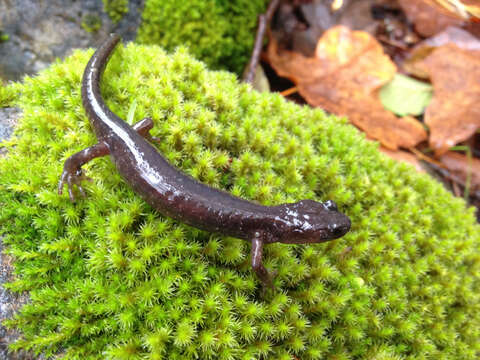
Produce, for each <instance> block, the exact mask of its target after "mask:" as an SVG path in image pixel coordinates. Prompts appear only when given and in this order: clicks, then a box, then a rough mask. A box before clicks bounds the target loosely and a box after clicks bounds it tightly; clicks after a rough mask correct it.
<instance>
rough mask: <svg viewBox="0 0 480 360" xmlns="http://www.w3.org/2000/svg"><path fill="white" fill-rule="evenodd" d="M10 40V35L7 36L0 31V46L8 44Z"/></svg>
mask: <svg viewBox="0 0 480 360" xmlns="http://www.w3.org/2000/svg"><path fill="white" fill-rule="evenodd" d="M9 39H10V36H8V34H6V33H5V32H3V30H1V29H0V44H1V43H2V42H6V41H8V40H9Z"/></svg>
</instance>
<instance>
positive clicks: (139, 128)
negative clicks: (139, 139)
mask: <svg viewBox="0 0 480 360" xmlns="http://www.w3.org/2000/svg"><path fill="white" fill-rule="evenodd" d="M152 129H153V120H152V118H150V117H146V118H143V119H142V120H140V121H139V122H137V123H136V124H134V125H133V130H135V131H136V132H138V133H139V134H140V135H142V136H143V137H144V138H145V139H147V140H149V141H152V142H159V141H160V139H159V138H157V137H153V136H152V135H151V134H150V130H152Z"/></svg>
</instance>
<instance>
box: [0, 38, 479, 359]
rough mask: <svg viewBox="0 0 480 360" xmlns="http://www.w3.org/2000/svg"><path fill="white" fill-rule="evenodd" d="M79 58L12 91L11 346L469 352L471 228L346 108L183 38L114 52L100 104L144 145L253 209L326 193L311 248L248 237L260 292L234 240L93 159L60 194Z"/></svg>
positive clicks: (466, 214)
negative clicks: (337, 111)
mask: <svg viewBox="0 0 480 360" xmlns="http://www.w3.org/2000/svg"><path fill="white" fill-rule="evenodd" d="M91 55H92V51H91V50H90V51H86V52H81V51H77V52H75V53H74V54H73V55H72V56H71V57H69V58H68V59H66V60H65V62H63V63H56V64H54V65H53V66H51V67H50V68H49V69H47V70H45V71H43V72H42V73H41V74H40V75H38V76H37V77H34V78H26V79H25V81H24V83H23V84H21V85H16V86H17V87H18V89H19V90H20V91H21V96H20V98H19V99H18V100H17V102H18V106H20V107H21V108H22V109H23V118H22V119H21V121H20V123H19V124H18V128H17V130H16V133H15V134H16V136H15V137H14V138H13V139H12V140H11V141H10V142H9V143H8V144H7V147H8V155H7V156H6V157H5V158H3V159H2V160H1V161H0V224H1V229H2V232H3V234H4V242H5V243H6V245H7V251H8V253H9V254H10V255H11V256H12V257H13V258H14V264H15V269H16V275H17V279H16V280H15V281H13V282H11V283H10V284H8V288H9V289H11V290H13V291H29V293H30V298H31V302H30V303H29V304H28V305H25V306H24V307H23V308H22V309H21V311H20V312H19V313H18V315H17V316H16V317H15V318H14V319H13V320H10V321H8V322H7V323H8V325H9V326H11V327H16V328H18V329H19V330H21V332H22V334H23V337H22V338H21V339H20V340H18V341H17V342H16V343H15V344H14V345H13V346H12V347H13V348H14V349H20V348H21V349H31V350H33V351H35V352H37V353H44V354H45V355H46V356H53V354H59V356H60V357H62V358H65V359H228V360H230V359H232V360H233V359H245V360H247V359H276V360H278V359H285V360H287V359H288V360H291V359H294V358H297V359H302V360H307V359H345V360H347V359H348V360H350V359H372V360H373V359H377V360H386V359H411V360H413V359H415V360H418V359H436V360H438V359H474V358H478V355H479V352H480V330H479V326H480V306H479V305H480V301H479V296H480V295H479V294H480V274H479V269H480V252H479V250H480V249H479V244H480V231H479V230H480V228H479V226H478V225H476V222H475V219H474V215H473V209H471V208H470V209H467V208H466V207H465V203H464V202H463V201H462V200H461V199H457V198H454V197H453V196H452V195H450V194H449V193H448V192H447V191H446V190H445V189H444V188H443V187H442V186H441V185H439V184H437V183H436V182H434V181H432V180H431V179H430V178H428V176H427V175H425V174H417V173H415V172H414V170H413V169H412V168H411V167H410V166H408V165H404V164H398V163H394V162H393V161H392V160H389V159H387V158H385V157H384V156H383V155H381V154H380V153H379V151H378V150H377V145H376V144H374V143H372V142H369V141H367V140H366V139H365V138H364V136H363V135H362V134H360V133H359V132H358V131H357V130H356V129H355V128H354V127H352V126H350V125H348V124H347V123H346V121H345V120H343V119H338V118H336V117H333V116H327V115H325V113H323V112H322V111H321V110H318V109H317V110H314V109H311V108H309V107H302V106H298V105H296V104H293V103H291V102H288V101H285V100H284V99H283V98H282V97H281V96H280V95H278V94H270V93H263V94H260V93H257V92H255V91H252V90H250V87H249V86H248V85H245V84H240V83H238V82H237V80H236V77H235V75H233V74H230V73H227V72H215V71H208V70H206V68H205V66H204V65H203V64H202V63H201V62H198V61H196V60H194V59H193V58H192V57H191V56H189V55H188V54H187V53H186V52H185V51H184V50H183V49H179V50H177V51H176V52H175V53H174V54H172V55H167V54H166V53H165V52H164V51H163V50H161V49H160V48H158V47H154V46H141V45H133V44H129V45H128V46H127V47H126V48H123V47H119V49H117V50H116V52H115V53H114V55H113V56H112V58H111V60H110V64H109V65H108V67H107V70H106V73H105V77H104V81H103V86H102V88H103V96H104V98H105V99H106V101H107V103H108V105H109V106H110V107H111V109H112V110H113V111H114V112H115V113H117V114H118V115H119V116H120V117H122V118H126V117H127V113H128V111H129V109H130V108H132V104H133V102H136V111H135V115H134V120H135V121H139V120H140V119H142V118H143V117H145V116H151V117H152V118H153V120H154V122H155V127H154V129H153V131H152V132H153V135H155V136H158V137H160V138H161V139H163V142H161V144H159V145H158V150H159V151H160V152H161V153H163V154H164V155H165V156H166V157H167V158H168V159H169V161H171V162H172V163H173V164H175V165H176V166H178V167H179V168H180V169H181V170H182V171H184V172H186V173H188V174H190V175H192V176H194V177H195V178H197V179H199V180H200V181H202V182H204V183H206V184H209V185H210V186H214V187H218V188H222V189H226V190H227V191H230V192H231V193H232V194H235V195H238V196H241V197H243V198H247V199H251V200H254V201H258V202H260V203H263V204H269V205H271V204H280V203H283V202H293V201H297V200H300V199H304V198H311V199H316V200H319V201H324V200H327V199H333V200H334V201H336V202H337V203H338V205H339V208H340V209H341V210H342V211H343V212H345V213H346V214H347V215H349V216H350V217H351V219H352V230H351V231H350V233H348V234H347V235H346V236H345V237H343V238H341V239H338V240H334V241H331V242H328V243H324V244H313V245H286V244H272V245H268V246H266V247H265V259H264V263H265V265H266V267H267V268H268V269H270V270H271V271H274V270H276V271H278V275H277V278H276V280H275V285H276V289H277V291H276V292H275V293H274V294H269V295H268V296H266V297H265V298H262V297H261V296H260V284H259V282H258V280H257V278H256V277H255V275H254V273H253V272H252V270H251V266H250V256H249V250H250V244H249V243H248V242H245V241H242V240H239V239H234V238H230V237H225V236H221V235H219V234H210V233H208V232H205V231H200V230H197V229H195V228H192V227H189V226H186V225H184V224H182V223H181V222H178V221H173V220H171V219H169V218H167V217H164V216H162V215H161V214H159V213H158V212H156V211H154V210H153V209H152V208H150V207H149V206H148V205H147V204H146V203H145V202H144V201H142V200H141V199H140V198H139V197H138V196H137V195H135V194H134V193H133V192H132V190H131V189H130V188H129V187H128V185H126V183H125V182H124V181H123V180H122V179H121V178H120V176H119V175H118V173H117V171H116V170H115V167H114V166H113V165H112V163H111V161H110V159H109V158H108V157H105V158H101V159H96V160H94V161H92V162H90V163H89V164H87V165H86V166H85V168H86V171H87V173H88V175H89V176H91V177H93V180H94V181H93V183H91V184H88V185H87V188H88V196H87V197H86V198H85V199H82V200H80V201H78V202H77V203H75V204H72V203H70V201H69V200H68V196H65V195H64V196H59V195H57V193H56V185H57V181H58V179H59V176H60V173H61V171H62V166H63V162H64V160H65V159H66V158H67V157H68V156H69V155H71V154H73V153H74V152H76V151H79V150H81V149H83V148H85V147H87V146H90V145H93V144H94V143H95V142H96V139H95V136H94V134H93V133H92V131H91V127H90V125H89V122H88V120H87V118H86V116H85V113H84V111H83V109H82V106H81V99H80V80H81V75H82V71H83V68H84V67H85V65H86V63H87V61H88V59H89V56H91Z"/></svg>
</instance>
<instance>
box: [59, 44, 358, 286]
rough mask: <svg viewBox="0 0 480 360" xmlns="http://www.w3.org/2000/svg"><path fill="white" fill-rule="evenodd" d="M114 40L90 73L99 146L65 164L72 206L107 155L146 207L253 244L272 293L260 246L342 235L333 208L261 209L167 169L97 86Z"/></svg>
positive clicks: (344, 221) (147, 125)
mask: <svg viewBox="0 0 480 360" xmlns="http://www.w3.org/2000/svg"><path fill="white" fill-rule="evenodd" d="M119 40H120V39H119V37H118V36H115V35H112V36H110V37H109V38H108V40H107V41H106V42H105V43H104V44H103V45H102V46H101V47H100V48H99V49H98V50H97V51H96V52H95V54H94V55H93V56H92V58H91V59H90V61H89V62H88V64H87V67H86V68H85V72H84V74H83V80H82V102H83V106H84V108H85V112H86V113H87V116H88V118H89V119H90V122H91V124H92V126H93V128H94V131H95V134H96V136H97V139H98V144H96V145H94V146H91V147H89V148H87V149H85V150H82V151H80V152H78V153H76V154H74V155H72V156H70V157H69V158H68V159H67V160H66V161H65V165H64V169H63V173H62V176H61V179H60V182H59V184H58V192H59V194H61V193H62V189H63V186H64V184H65V183H66V184H67V185H68V192H69V195H70V198H71V200H72V201H74V193H73V185H77V187H78V189H79V191H80V192H81V194H82V195H84V194H85V192H84V190H83V188H82V187H81V184H80V182H81V180H83V179H88V178H87V177H86V176H84V175H83V173H82V169H81V167H82V165H83V164H85V163H86V162H88V161H90V160H91V159H93V158H96V157H99V156H105V155H107V154H109V155H110V157H111V159H112V160H113V162H114V163H115V165H116V167H117V169H118V171H119V173H120V174H121V175H122V177H123V178H124V179H125V181H126V182H127V183H128V184H129V185H130V186H132V188H133V189H134V191H135V192H136V193H137V194H139V195H140V196H141V197H142V198H143V199H144V200H145V201H146V202H147V203H149V204H150V205H151V206H153V207H154V208H155V209H157V210H158V211H160V212H161V213H162V214H165V215H167V216H170V217H172V218H175V219H178V220H180V221H183V222H185V223H187V224H189V225H192V226H195V227H198V228H200V229H204V230H207V231H210V232H218V233H222V234H225V235H228V236H233V237H237V238H241V239H245V240H247V241H251V243H252V266H253V269H254V270H255V272H256V273H257V275H258V277H259V278H260V280H261V281H262V282H263V284H264V285H266V286H269V287H273V285H272V278H271V276H270V275H269V273H268V272H267V270H266V269H265V267H264V266H263V265H262V252H263V244H269V243H273V242H282V243H318V242H324V241H328V240H332V239H336V238H339V237H341V236H343V235H344V234H345V233H346V232H347V231H348V230H349V229H350V219H349V218H348V217H347V216H345V215H344V214H342V213H340V212H338V209H337V206H336V204H335V203H334V202H333V201H327V202H324V203H319V202H316V201H313V200H302V201H299V202H297V203H291V204H282V205H278V206H263V205H260V204H256V203H253V202H250V201H247V200H244V199H240V198H238V197H235V196H232V195H231V194H229V193H227V192H225V191H221V190H218V189H214V188H212V187H209V186H207V185H204V184H202V183H200V182H198V181H197V180H195V179H193V178H192V177H190V176H188V175H185V174H183V173H182V172H180V171H179V170H178V169H176V168H175V167H174V166H172V165H171V164H169V163H168V162H167V160H165V158H164V157H163V156H162V155H160V154H159V153H158V152H157V150H156V149H155V147H153V146H152V145H151V144H150V143H149V141H147V140H150V141H152V140H155V139H153V138H152V137H151V136H150V134H149V131H150V129H151V128H152V127H153V122H152V120H151V119H150V118H145V119H143V120H141V121H140V122H139V123H137V124H136V125H134V126H133V127H131V126H129V125H128V124H127V123H126V122H125V121H123V120H122V119H120V118H119V117H118V116H117V115H115V114H114V113H113V112H112V111H111V110H110V109H109V108H108V107H107V106H106V104H105V102H104V101H103V99H102V96H101V93H100V79H101V76H102V73H103V71H104V69H105V66H106V64H107V62H108V59H109V57H110V54H111V53H112V51H113V50H114V49H115V46H116V45H117V43H118V42H119Z"/></svg>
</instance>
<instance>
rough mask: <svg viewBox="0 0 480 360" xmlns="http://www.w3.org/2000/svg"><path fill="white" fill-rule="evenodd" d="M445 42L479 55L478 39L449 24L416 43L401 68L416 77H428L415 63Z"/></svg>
mask: <svg viewBox="0 0 480 360" xmlns="http://www.w3.org/2000/svg"><path fill="white" fill-rule="evenodd" d="M447 44H455V45H456V46H457V47H459V48H460V49H464V50H471V51H475V52H476V54H477V55H478V56H479V57H480V40H479V39H478V38H477V37H475V36H473V35H472V34H471V33H469V32H468V31H465V30H463V29H460V28H457V27H453V26H451V27H449V28H448V29H446V30H444V31H442V32H441V33H439V34H437V35H435V36H433V37H431V38H429V39H426V40H424V41H422V42H420V43H419V44H418V45H416V46H415V47H414V48H413V49H412V51H411V54H410V56H409V58H408V59H407V60H406V61H405V63H404V64H403V69H404V70H405V71H407V72H409V73H410V74H413V75H415V76H417V77H421V78H428V73H425V72H423V71H420V70H419V69H417V68H416V67H415V63H416V62H418V61H420V60H423V59H425V58H426V57H427V56H428V55H430V54H431V53H432V51H433V50H435V48H437V47H440V46H443V45H447Z"/></svg>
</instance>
